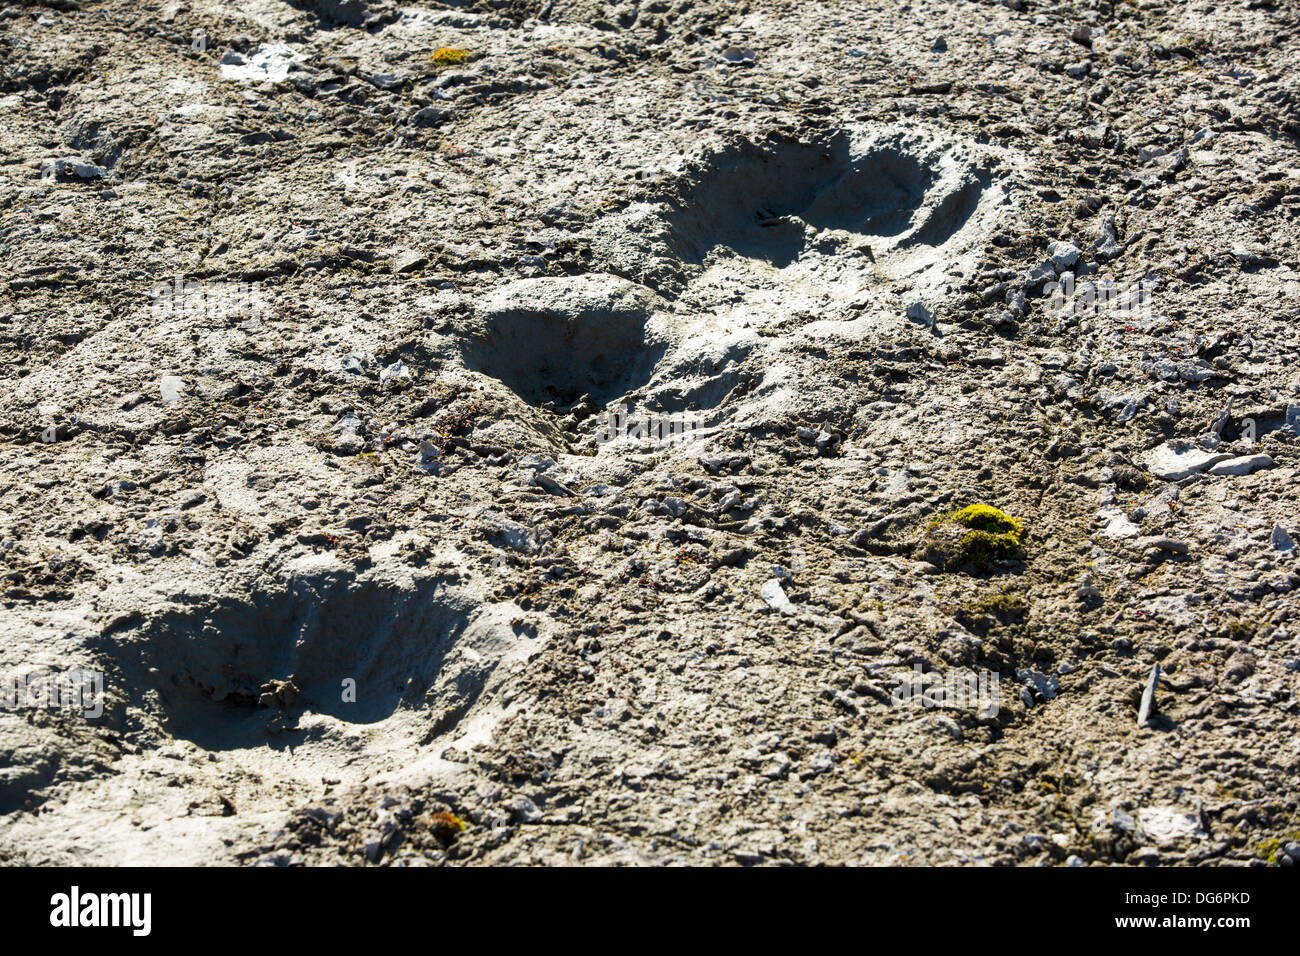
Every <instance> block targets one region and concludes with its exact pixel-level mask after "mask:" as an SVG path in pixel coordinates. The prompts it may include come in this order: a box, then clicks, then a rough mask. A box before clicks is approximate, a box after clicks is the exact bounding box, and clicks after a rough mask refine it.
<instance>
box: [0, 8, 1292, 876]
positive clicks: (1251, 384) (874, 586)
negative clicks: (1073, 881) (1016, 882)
mask: <svg viewBox="0 0 1300 956" xmlns="http://www.w3.org/2000/svg"><path fill="white" fill-rule="evenodd" d="M1296 32H1297V14H1296V9H1295V6H1294V4H1292V3H1290V2H1287V0H1279V2H1277V3H1269V2H1261V0H1250V2H1246V3H1243V2H1239V0H1230V2H1226V3H1217V2H1216V3H1211V2H1197V0H1188V2H1174V0H1168V2H1166V0H1136V2H1114V3H1112V2H1083V3H1059V4H1058V3H1050V2H1038V0H1009V2H1005V3H991V2H961V0H954V2H937V0H916V2H911V3H893V2H888V3H886V2H875V3H873V2H847V0H846V2H840V0H827V2H820V3H802V4H801V3H793V2H782V0H749V2H740V3H724V2H718V0H656V2H647V3H635V2H628V3H623V4H618V5H615V4H603V3H596V2H589V0H553V2H533V0H475V2H470V3H459V4H442V3H434V2H411V3H398V4H390V3H377V2H370V0H322V2H315V0H296V2H284V0H245V2H240V3H234V2H216V0H193V2H184V0H167V2H131V3H127V2H122V0H104V2H98V0H50V2H46V3H39V2H21V3H19V4H18V5H8V6H4V7H3V8H2V9H0V142H2V143H3V148H2V149H0V261H2V262H3V268H2V270H0V278H2V279H3V281H2V282H0V375H2V376H3V381H2V383H0V389H2V391H3V400H0V572H2V573H3V582H2V585H0V587H2V589H0V602H2V603H0V627H2V633H3V642H2V643H0V673H2V674H4V675H5V676H6V680H11V679H12V678H13V677H14V676H15V675H17V676H18V677H19V678H22V679H23V680H26V678H25V677H24V676H23V675H30V674H32V673H34V672H37V673H46V674H59V673H64V672H66V671H68V670H70V669H73V668H86V669H90V670H93V671H97V672H99V673H102V674H103V687H104V695H103V699H102V704H103V708H104V712H103V714H102V716H100V717H98V718H97V719H88V718H87V717H86V716H85V715H84V714H83V713H81V712H79V711H77V710H75V709H70V708H67V707H62V708H60V707H53V706H38V705H37V704H38V703H39V702H37V701H33V700H32V699H31V698H30V697H26V696H24V697H22V698H19V697H18V696H16V695H15V696H14V698H13V700H11V701H10V702H9V704H8V705H6V706H4V707H0V814H2V815H0V860H3V861H5V862H7V863H10V864H78V863H84V864H90V863H95V864H99V863H106V864H117V863H145V864H155V863H184V864H302V863H305V864H318V863H345V864H356V865H372V864H375V865H384V864H392V865H415V864H430V863H432V864H443V863H486V864H503V863H514V864H552V863H589V864H845V863H847V864H1000V865H1005V864H1020V865H1080V864H1085V865H1095V864H1108V863H1145V864H1152V863H1159V864H1201V865H1249V864H1253V865H1289V864H1290V863H1291V860H1290V858H1289V857H1288V855H1287V852H1286V848H1287V847H1288V844H1292V845H1293V843H1292V841H1295V840H1296V839H1297V838H1298V836H1297V835H1298V834H1300V804H1298V798H1297V786H1296V784H1297V772H1298V771H1300V742H1298V741H1300V738H1298V737H1297V733H1296V731H1297V729H1298V727H1300V718H1298V715H1297V703H1296V686H1297V676H1298V675H1297V671H1298V669H1300V614H1298V612H1300V608H1297V601H1296V596H1295V595H1296V588H1297V585H1300V573H1298V569H1297V566H1296V546H1295V543H1294V542H1295V539H1296V538H1297V537H1300V509H1298V508H1297V505H1296V497H1295V488H1296V485H1295V481H1296V474H1297V466H1298V464H1300V461H1298V457H1297V435H1296V430H1297V429H1298V428H1300V408H1297V406H1300V367H1298V366H1297V359H1298V358H1300V336H1297V331H1296V328H1297V326H1296V323H1297V318H1298V317H1300V307H1298V306H1297V292H1300V275H1297V272H1296V269H1297V267H1298V257H1300V249H1298V248H1297V235H1298V233H1300V226H1298V218H1300V162H1298V160H1300V155H1298V154H1297V136H1298V135H1300V86H1298V85H1297V79H1296V77H1297V75H1298V74H1297V66H1298V65H1300V63H1298V61H1300V55H1298V51H1297V42H1296V40H1295V37H1296ZM439 51H441V52H439ZM458 51H463V53H462V52H458ZM1103 288H1104V289H1117V290H1121V291H1123V290H1132V289H1141V290H1142V298H1141V307H1140V308H1137V307H1133V302H1132V301H1131V300H1130V301H1129V302H1128V305H1129V307H1127V308H1125V307H1123V305H1122V303H1123V301H1124V300H1122V299H1119V298H1110V299H1107V298H1106V297H1105V296H1102V295H1100V293H1098V294H1097V295H1096V296H1095V298H1094V299H1089V297H1088V294H1087V293H1088V292H1089V290H1091V291H1093V292H1096V290H1098V289H1103ZM1090 301H1091V302H1093V303H1094V306H1088V303H1089V302H1090ZM1081 303H1082V304H1083V305H1084V306H1086V307H1082V308H1081V307H1079V306H1080V304H1081ZM619 409H622V410H623V411H621V412H620V413H619V414H621V415H623V418H622V419H620V422H626V421H627V420H628V419H629V418H632V419H635V418H636V416H643V417H644V416H652V415H653V416H659V418H660V419H661V420H662V419H664V418H667V419H668V420H669V421H671V422H675V423H676V424H677V425H678V426H681V427H682V429H684V434H679V435H676V436H674V438H675V440H671V441H670V440H664V439H660V440H655V439H654V438H653V437H652V436H642V437H641V438H639V439H638V438H637V436H636V435H635V433H633V434H632V435H631V436H629V435H627V434H625V433H623V434H620V435H619V436H617V440H610V439H611V437H613V436H611V435H610V434H609V431H610V428H609V426H610V421H611V420H610V417H609V416H610V413H611V410H619ZM639 420H640V419H638V421H639ZM975 504H984V505H989V506H992V507H994V508H997V509H1000V510H1001V511H1003V512H1005V513H1006V514H1009V515H1011V516H1013V517H1014V518H1017V519H1019V520H1020V522H1021V523H1022V525H1023V529H1024V530H1023V536H1022V538H1021V543H1020V546H1019V547H1016V548H1008V549H1002V550H1000V551H997V552H996V553H994V554H993V555H992V556H991V557H989V556H987V555H986V556H985V557H986V558H987V559H986V560H982V561H974V560H972V561H961V560H954V561H943V560H939V561H935V560H927V558H929V557H931V555H932V549H930V548H928V547H927V542H929V541H931V540H932V539H933V537H934V536H935V535H936V534H937V533H938V531H939V530H942V529H943V528H944V527H946V525H945V519H944V516H945V515H951V514H952V513H954V512H956V511H957V510H958V509H963V508H965V507H967V506H970V505H975ZM1157 663H1159V665H1160V676H1159V680H1158V683H1157V685H1156V689H1155V694H1154V713H1153V714H1152V715H1151V716H1150V718H1149V719H1148V720H1146V721H1145V722H1144V724H1142V725H1141V726H1140V725H1139V721H1138V712H1139V704H1140V698H1141V696H1142V693H1143V689H1144V686H1145V685H1146V683H1147V681H1148V678H1149V676H1150V674H1151V673H1152V669H1153V666H1154V665H1155V664H1157ZM957 673H983V674H985V675H986V676H989V675H991V676H994V677H996V678H997V681H998V683H997V688H998V698H997V706H996V707H994V708H992V709H989V708H983V707H981V708H976V707H945V708H937V707H925V706H919V705H918V704H917V702H916V701H915V700H913V701H911V702H909V703H904V704H901V705H900V703H899V702H898V701H896V699H895V698H896V697H901V693H900V689H902V688H905V687H909V686H912V685H911V684H909V683H908V682H909V681H914V680H920V679H922V678H919V677H917V675H918V674H922V675H930V677H931V678H935V677H938V678H945V679H946V678H947V677H948V676H950V675H952V674H957Z"/></svg>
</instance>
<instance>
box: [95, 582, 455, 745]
mask: <svg viewBox="0 0 1300 956" xmlns="http://www.w3.org/2000/svg"><path fill="white" fill-rule="evenodd" d="M474 608H475V602H474V601H473V600H471V599H469V598H467V597H466V596H464V595H461V594H459V593H457V592H456V591H455V590H453V589H451V588H450V587H449V586H448V585H447V584H446V582H445V581H443V580H442V579H439V578H429V579H424V580H417V581H415V582H414V583H412V582H407V583H405V584H397V583H395V582H392V581H366V580H357V579H356V578H355V577H354V576H353V575H352V574H351V573H347V572H343V571H337V572H317V573H315V574H313V575H312V576H308V577H297V578H295V579H294V580H293V581H292V582H291V584H290V585H288V586H283V587H280V588H276V589H270V590H268V589H262V590H253V591H251V592H250V593H249V594H248V595H247V596H246V597H240V598H228V599H222V600H218V601H217V602H216V603H214V604H213V605H211V606H208V607H202V608H198V609H195V610H192V611H191V610H186V611H178V612H170V613H166V614H163V615H161V616H159V617H156V618H154V619H152V620H149V621H147V622H146V623H145V624H144V625H142V626H140V627H137V628H135V629H132V630H130V631H127V632H120V633H113V632H107V633H105V634H104V635H103V637H102V638H101V641H102V646H103V647H104V649H105V650H106V651H107V652H108V653H109V654H110V655H111V656H112V657H113V658H115V659H116V660H117V661H118V662H119V663H120V664H121V669H122V676H123V678H124V679H125V680H126V681H127V683H128V686H127V687H126V688H125V690H126V692H127V694H128V696H129V698H130V699H134V700H137V701H139V700H142V699H144V698H145V696H146V695H147V694H148V692H149V691H153V692H155V693H156V694H157V701H158V703H159V705H160V706H161V708H162V710H163V714H162V716H163V719H164V723H165V725H166V727H167V729H168V731H169V732H170V733H172V734H173V735H174V736H178V737H184V738H186V739H190V740H193V741H194V742H195V743H198V744H200V745H201V746H204V747H206V748H209V749H222V748H225V747H234V746H244V745H248V744H249V743H252V742H256V741H257V740H258V738H259V737H260V738H261V742H265V730H264V728H265V724H266V722H267V721H268V720H269V719H270V718H271V717H272V715H273V714H274V713H275V712H276V710H282V711H284V712H285V713H286V714H296V713H301V712H303V711H304V710H310V711H312V712H315V713H320V714H328V715H329V716H331V717H336V718H338V719H339V720H343V721H347V722H349V723H373V722H376V721H379V720H383V719H384V718H386V717H388V716H390V715H391V714H392V713H393V712H394V711H395V710H397V708H398V707H399V706H401V705H403V704H407V705H412V706H416V705H419V704H420V703H421V701H422V700H423V698H424V696H425V694H426V692H427V691H428V689H429V688H430V687H431V686H432V685H433V684H434V682H435V680H436V679H437V677H438V675H439V673H440V671H441V669H442V666H443V661H444V658H445V657H446V655H447V653H448V652H449V650H450V649H451V648H452V647H453V646H454V645H455V643H456V641H457V638H458V637H459V636H460V634H461V633H462V631H463V630H464V628H465V627H466V625H467V623H468V622H469V620H470V616H471V614H472V612H473V610H474ZM345 679H351V680H354V681H355V682H356V694H355V697H356V700H355V702H349V701H346V700H345V699H344V693H343V689H344V685H343V682H344V680H345ZM273 681H284V682H292V684H293V686H294V687H295V688H296V693H294V694H293V695H292V697H291V699H288V700H287V701H276V702H275V703H272V704H267V703H265V702H263V703H259V696H261V695H262V693H263V690H264V688H266V686H267V685H268V684H269V683H270V682H273ZM131 685H134V686H131Z"/></svg>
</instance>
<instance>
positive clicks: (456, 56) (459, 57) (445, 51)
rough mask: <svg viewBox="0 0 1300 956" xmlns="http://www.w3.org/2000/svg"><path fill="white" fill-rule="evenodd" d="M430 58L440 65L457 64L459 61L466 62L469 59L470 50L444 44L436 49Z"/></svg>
mask: <svg viewBox="0 0 1300 956" xmlns="http://www.w3.org/2000/svg"><path fill="white" fill-rule="evenodd" d="M430 59H431V60H433V62H434V63H436V64H437V65H438V66H455V65H456V64H457V63H464V62H465V61H466V60H468V59H469V50H458V49H456V48H455V47H451V46H444V47H441V48H440V49H437V50H434V51H433V56H431V57H430Z"/></svg>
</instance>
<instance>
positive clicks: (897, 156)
mask: <svg viewBox="0 0 1300 956" xmlns="http://www.w3.org/2000/svg"><path fill="white" fill-rule="evenodd" d="M933 161H934V157H933V156H924V155H921V154H917V153H914V152H912V151H910V150H909V149H908V148H907V147H906V146H904V145H903V143H902V141H901V140H900V141H899V142H897V143H890V142H888V141H886V142H884V143H876V144H873V145H871V146H870V147H869V148H867V149H865V151H863V152H862V153H861V154H859V155H854V153H853V151H852V148H851V144H850V140H849V137H848V136H846V135H844V134H839V135H836V136H833V137H831V138H830V139H829V140H828V141H827V142H825V143H820V144H818V143H782V144H778V145H775V146H767V147H759V146H754V145H751V144H744V145H743V146H741V147H739V148H736V149H733V150H731V151H729V152H727V153H725V154H723V155H721V156H719V157H718V158H717V159H715V160H714V162H713V163H712V164H711V166H710V168H709V170H708V171H707V172H706V173H705V174H704V175H703V176H702V177H701V178H700V180H699V181H698V182H697V183H696V184H695V185H694V186H692V187H691V188H690V189H689V190H688V191H687V192H686V194H685V196H684V198H683V199H682V200H681V201H680V202H679V203H678V204H677V209H676V212H675V213H674V215H673V216H672V226H673V233H674V235H675V237H676V239H677V246H678V253H679V255H681V257H682V258H683V259H686V260H688V261H692V262H701V261H703V259H704V258H705V257H706V256H707V254H708V253H709V252H710V251H711V250H712V249H714V248H716V247H718V246H726V247H728V248H730V249H732V250H733V251H735V252H737V253H739V254H740V255H743V256H747V257H749V258H755V259H764V260H766V261H768V262H771V263H773V264H774V265H777V266H785V265H788V264H789V263H790V262H792V261H793V260H794V259H795V258H797V257H798V256H799V254H800V252H801V251H802V250H803V248H804V242H805V234H804V226H803V224H804V223H806V224H807V225H809V226H812V227H813V228H815V229H818V230H826V229H835V230H843V231H845V232H849V233H854V234H858V235H861V236H864V237H874V238H878V239H885V240H888V239H894V240H895V241H896V242H897V243H898V244H904V245H906V244H913V243H923V244H927V245H938V244H941V243H942V242H944V241H945V240H946V239H947V238H948V237H949V236H951V235H952V234H953V233H954V232H956V231H957V230H958V229H960V228H961V227H962V225H963V224H964V223H965V221H966V219H968V218H969V217H970V215H971V214H972V213H973V212H974V210H975V207H976V205H977V204H978V202H979V198H980V194H981V192H982V187H983V185H985V183H984V182H983V181H982V180H981V179H980V178H979V177H977V176H975V175H974V174H971V175H970V176H969V177H968V178H967V179H965V181H963V182H961V183H960V184H959V185H957V187H956V188H955V189H953V191H952V192H950V193H947V194H946V195H944V196H943V198H942V199H941V200H940V201H939V202H937V203H935V204H933V208H926V200H927V193H928V192H929V191H930V190H931V188H932V187H934V186H936V185H937V177H936V175H935V171H934V169H933V167H932V163H933ZM791 217H794V218H793V219H791Z"/></svg>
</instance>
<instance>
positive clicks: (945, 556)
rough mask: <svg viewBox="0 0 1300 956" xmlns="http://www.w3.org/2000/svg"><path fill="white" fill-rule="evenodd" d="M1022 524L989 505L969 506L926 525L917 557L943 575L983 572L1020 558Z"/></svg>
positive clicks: (941, 516) (1023, 527) (1022, 535)
mask: <svg viewBox="0 0 1300 956" xmlns="http://www.w3.org/2000/svg"><path fill="white" fill-rule="evenodd" d="M1024 535H1025V526H1024V523H1023V522H1022V521H1021V520H1020V519H1019V518H1015V517H1012V516H1011V515H1009V514H1007V513H1006V512H1005V511H1002V510H1000V509H998V508H994V507H993V506H992V505H986V504H975V505H969V506H967V507H965V508H962V509H960V510H958V511H953V512H950V513H949V514H945V515H940V516H939V517H938V518H935V519H934V520H933V521H931V522H930V524H929V526H928V528H927V529H926V534H925V536H924V538H923V540H922V542H921V546H920V548H919V549H918V556H919V557H920V558H921V559H922V560H924V561H929V562H930V563H931V564H934V565H936V566H938V567H940V568H942V569H944V570H945V571H953V570H957V569H958V568H962V567H973V568H974V569H976V570H977V571H987V570H989V569H990V568H992V567H993V566H994V565H995V564H997V563H998V562H999V561H1004V560H1010V559H1014V558H1019V557H1022V556H1023V554H1024V550H1023V548H1022V546H1021V543H1022V541H1023V539H1024Z"/></svg>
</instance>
